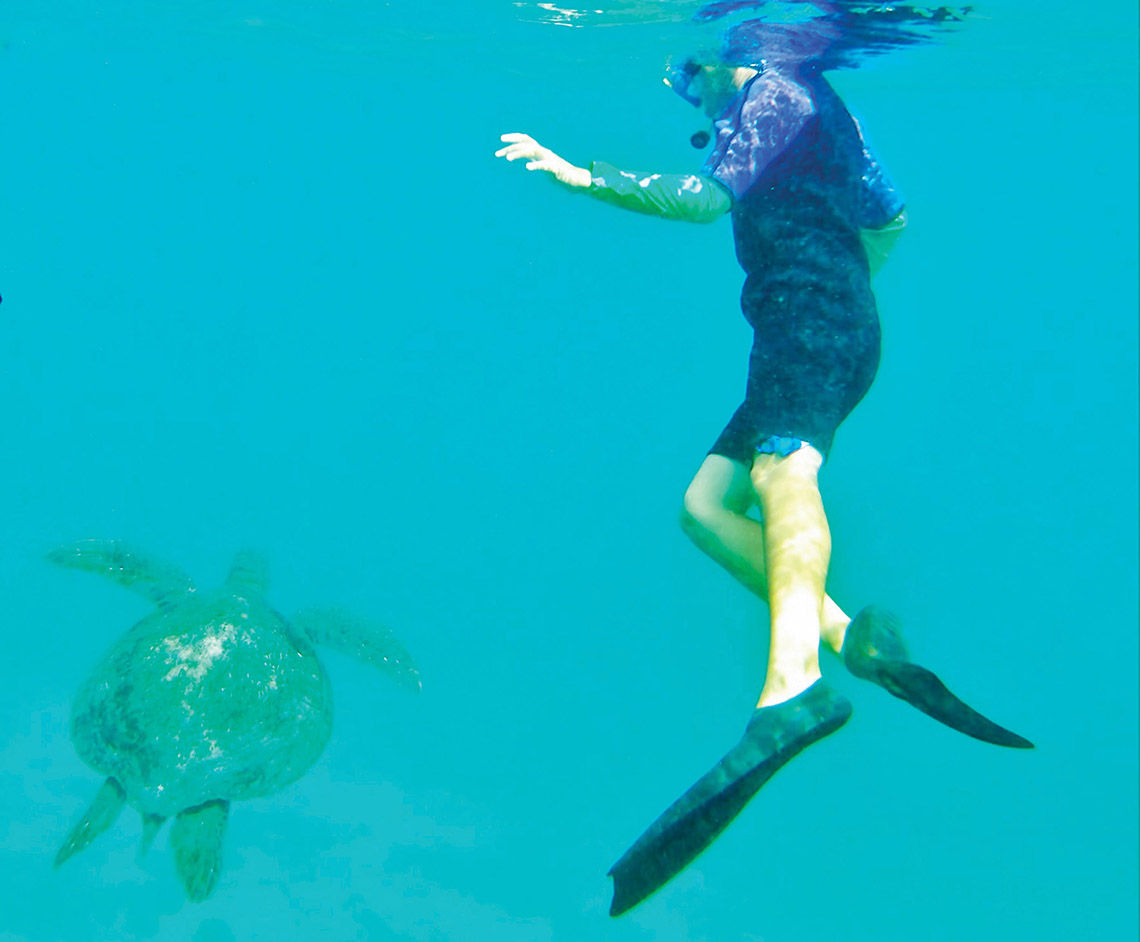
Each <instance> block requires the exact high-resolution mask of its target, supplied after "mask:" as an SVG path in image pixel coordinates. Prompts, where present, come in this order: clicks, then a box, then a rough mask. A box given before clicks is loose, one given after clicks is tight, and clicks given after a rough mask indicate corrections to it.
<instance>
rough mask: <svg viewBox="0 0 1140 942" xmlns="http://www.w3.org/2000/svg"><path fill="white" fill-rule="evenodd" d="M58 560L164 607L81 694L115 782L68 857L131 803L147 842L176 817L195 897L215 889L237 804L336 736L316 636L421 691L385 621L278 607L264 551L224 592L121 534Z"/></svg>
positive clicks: (80, 714)
mask: <svg viewBox="0 0 1140 942" xmlns="http://www.w3.org/2000/svg"><path fill="white" fill-rule="evenodd" d="M48 559H50V560H51V561H52V562H54V563H58V564H59V565H61V566H67V567H70V568H73V569H85V570H88V571H90V572H97V573H100V574H102V575H104V576H107V577H108V578H110V579H112V580H113V581H115V582H117V583H119V585H122V586H125V587H126V588H128V589H131V590H132V591H134V592H137V593H138V594H140V595H142V596H144V597H145V598H147V599H149V600H150V601H152V602H154V603H156V604H157V606H158V610H157V611H156V612H153V613H151V614H150V615H148V616H147V617H146V618H144V619H143V620H142V621H140V622H139V623H138V624H136V625H135V626H134V627H133V628H131V630H130V631H128V632H127V633H126V634H125V635H124V636H123V637H122V638H120V639H119V640H118V641H117V642H116V643H115V644H114V646H113V647H112V648H111V650H110V651H109V652H108V653H107V655H106V656H105V657H104V658H103V660H102V661H100V662H99V664H98V666H97V667H96V668H95V670H94V671H93V672H92V673H91V675H90V677H88V679H87V680H86V681H85V682H84V684H83V686H82V687H81V688H80V689H79V693H78V695H77V696H76V698H75V703H74V705H73V707H72V712H71V738H72V741H73V742H74V743H75V748H76V751H77V752H78V753H79V756H80V758H82V759H83V761H84V762H86V763H87V764H88V765H90V766H91V767H92V768H94V769H95V770H96V771H98V772H101V773H102V774H104V775H106V776H107V779H106V781H105V782H104V783H103V786H102V787H101V788H100V789H99V792H98V794H97V795H96V796H95V800H94V801H93V802H92V804H91V806H90V807H89V808H88V809H87V811H86V813H85V814H84V815H83V817H82V818H81V819H80V821H79V822H78V823H77V824H76V825H75V827H74V828H72V829H71V833H69V834H68V835H67V838H66V839H65V840H64V842H63V846H62V847H61V848H60V850H59V853H58V855H57V856H56V858H55V864H56V866H59V865H60V864H61V863H63V862H64V861H65V860H67V859H68V858H69V857H71V856H72V855H73V854H75V853H77V852H78V851H80V850H82V849H83V848H84V847H86V846H87V845H88V844H89V843H91V841H92V840H94V839H95V837H97V836H98V835H99V834H100V833H101V832H102V831H104V830H106V829H107V828H108V827H109V826H110V825H111V824H112V823H113V822H114V820H115V818H116V817H117V816H118V814H119V812H120V811H121V810H122V807H123V804H124V803H128V804H130V805H131V806H133V807H134V808H136V809H137V810H138V811H139V813H140V814H141V815H142V818H143V838H142V846H141V849H140V852H145V851H146V849H147V847H148V846H149V845H150V843H151V841H153V839H154V836H155V834H156V833H157V832H158V829H159V828H160V827H161V826H162V823H163V821H165V819H166V818H168V817H171V816H174V818H175V820H174V824H173V825H172V827H171V832H170V843H171V846H172V848H173V850H174V863H175V868H176V869H177V872H178V876H179V878H180V879H181V881H182V885H183V886H184V887H185V889H186V895H187V896H188V897H189V898H190V899H191V900H194V901H198V900H203V899H205V898H206V897H208V896H209V895H210V893H211V892H212V891H213V890H214V887H215V885H216V884H217V881H218V875H219V872H220V868H221V856H222V855H221V851H222V835H223V833H224V830H225V825H226V818H227V815H228V813H229V806H230V802H231V801H235V800H240V799H244V798H254V797H257V796H259V795H268V794H270V793H272V792H275V791H277V790H278V789H280V788H281V787H283V786H284V785H287V784H288V783H290V782H292V781H294V780H296V779H298V778H300V776H301V775H303V774H304V773H305V771H306V770H307V769H308V768H309V767H310V766H311V765H312V764H313V763H314V762H315V761H316V760H317V758H318V757H319V756H320V754H321V752H322V751H323V750H324V748H325V744H326V743H327V742H328V739H329V734H330V732H331V730H332V698H331V692H330V689H329V680H328V676H327V675H326V674H325V671H324V668H322V667H321V663H320V661H319V660H318V659H317V656H316V652H315V651H314V650H313V647H314V645H322V646H324V647H328V648H332V649H334V650H337V651H341V652H344V653H346V654H350V655H352V656H354V657H356V658H359V659H360V660H362V661H366V662H367V663H369V664H372V665H374V666H376V667H378V668H381V669H382V670H384V671H385V672H387V673H388V674H390V675H391V676H392V677H393V678H395V679H396V680H397V681H399V682H401V683H402V684H404V685H405V686H408V687H410V688H411V689H413V690H419V688H420V680H419V672H418V671H417V670H416V668H415V666H414V665H413V664H412V661H411V658H410V657H409V656H408V653H407V652H406V651H405V650H404V648H403V646H402V645H401V644H400V643H399V642H398V641H396V640H395V639H394V638H393V637H392V636H391V634H389V633H388V632H387V631H385V630H382V629H377V628H375V627H373V626H368V625H365V624H364V623H362V622H361V621H359V620H356V619H354V618H352V617H350V616H348V615H346V614H344V613H342V612H339V611H336V610H332V609H314V610H311V611H306V612H303V613H300V614H298V615H296V616H294V617H293V618H290V619H288V620H286V619H285V618H284V617H283V616H281V615H280V614H279V613H278V612H276V611H274V610H273V608H271V607H270V606H269V604H268V603H267V602H266V600H265V587H266V577H265V567H264V565H263V563H262V562H261V560H260V559H259V558H258V557H257V556H255V555H254V554H251V553H240V554H238V556H237V558H236V559H235V560H234V564H233V567H232V569H231V570H230V573H229V576H228V577H227V579H226V582H225V585H223V586H222V588H220V589H218V590H216V591H214V592H198V591H196V590H195V588H194V586H193V584H192V583H191V581H190V579H189V577H188V576H186V575H185V574H184V573H183V572H181V571H180V570H179V569H178V568H177V567H174V566H171V565H168V564H166V563H162V562H158V561H155V560H153V559H149V558H147V557H145V556H141V555H139V554H138V553H135V552H133V551H132V550H131V549H129V548H128V547H126V546H125V545H123V544H122V543H119V542H117V541H107V540H89V541H84V542H80V543H76V544H74V545H69V546H64V547H60V548H59V549H56V550H54V551H52V552H51V553H49V554H48Z"/></svg>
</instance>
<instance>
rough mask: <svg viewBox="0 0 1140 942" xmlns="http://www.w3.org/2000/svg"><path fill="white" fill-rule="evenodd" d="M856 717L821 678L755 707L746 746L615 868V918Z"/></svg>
mask: <svg viewBox="0 0 1140 942" xmlns="http://www.w3.org/2000/svg"><path fill="white" fill-rule="evenodd" d="M850 716H851V704H850V703H849V702H848V701H847V700H846V698H844V697H842V696H841V695H840V694H838V693H836V692H835V691H834V690H832V689H831V688H830V687H828V686H827V685H826V684H824V683H823V681H822V680H819V681H816V682H815V683H814V684H812V685H811V686H810V687H809V688H808V689H807V690H805V691H804V692H803V693H801V694H799V695H798V696H796V697H793V698H792V699H791V700H786V701H784V702H783V703H777V704H775V705H773V706H769V707H763V708H760V709H757V710H756V711H755V712H754V713H753V714H752V719H751V720H750V721H749V723H748V727H747V729H746V730H745V731H744V735H743V736H742V737H741V739H740V742H738V743H737V744H736V745H735V746H734V747H733V748H732V749H731V750H729V752H728V753H727V754H726V755H725V756H724V758H723V759H721V760H720V761H719V762H718V763H717V764H716V765H715V766H713V768H712V769H711V770H710V771H709V772H707V773H706V774H705V775H704V776H703V777H702V778H701V779H700V780H699V781H698V782H697V783H696V784H695V785H693V787H692V788H690V789H689V790H688V791H687V792H685V794H684V795H682V796H681V797H680V798H679V799H678V800H677V801H675V802H674V803H673V804H672V805H671V806H670V807H669V809H668V810H667V811H666V812H665V813H664V814H663V815H661V817H659V818H658V819H657V820H656V821H654V822H653V824H652V825H650V827H649V829H648V830H647V831H646V832H645V833H644V834H642V835H641V837H639V838H638V839H637V841H636V842H635V843H634V844H633V846H632V847H630V849H629V850H627V851H626V852H625V854H624V855H623V856H622V858H621V860H619V861H618V862H617V863H616V864H614V865H613V867H612V868H611V869H610V872H609V876H612V877H613V878H614V898H613V903H612V904H611V906H610V915H611V916H620V915H621V914H622V913H624V912H626V911H627V910H630V909H632V908H633V907H634V906H636V905H637V904H638V903H640V902H641V901H642V900H643V899H645V898H646V897H647V896H649V895H650V894H651V893H653V892H655V891H656V890H657V889H659V888H660V887H662V886H663V885H664V884H665V883H667V882H668V881H669V880H671V879H672V878H673V877H674V876H676V875H677V874H678V873H680V872H681V871H682V870H683V869H684V868H685V867H686V866H688V865H689V863H691V862H692V861H693V860H694V859H695V858H696V857H697V855H698V854H700V852H701V851H703V850H704V849H705V848H706V847H708V846H709V844H711V843H712V842H713V841H714V840H715V839H716V837H717V835H718V834H720V832H721V831H723V830H724V829H725V828H726V827H727V826H728V825H729V823H730V822H731V821H732V819H733V818H735V817H736V816H737V815H738V814H740V812H741V811H742V810H743V808H744V806H745V805H746V804H748V802H749V801H750V800H751V798H752V796H753V795H755V794H756V792H757V791H759V790H760V787H761V786H762V785H763V784H764V783H765V782H767V781H768V779H770V778H771V777H772V776H773V775H775V774H776V772H777V771H778V770H779V769H780V768H781V767H782V766H783V765H784V764H785V763H787V762H788V761H789V760H790V759H792V758H793V757H794V756H795V755H797V754H798V753H799V752H800V751H801V750H803V749H805V748H806V747H808V746H810V745H811V744H812V743H813V742H816V741H817V740H819V739H822V738H823V737H824V736H826V735H827V734H828V733H832V732H834V731H835V730H837V729H839V727H840V726H842V725H843V724H844V723H846V722H847V719H848V717H850Z"/></svg>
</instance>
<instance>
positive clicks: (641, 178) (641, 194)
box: [590, 161, 732, 222]
mask: <svg viewBox="0 0 1140 942" xmlns="http://www.w3.org/2000/svg"><path fill="white" fill-rule="evenodd" d="M590 177H591V181H590V195H591V196H593V197H596V198H597V199H600V200H603V201H604V202H606V203H612V204H613V205H615V206H620V207H621V208H622V209H632V210H634V211H635V212H639V213H649V214H650V215H652V216H663V217H664V218H666V219H681V220H684V221H685V222H712V221H713V220H714V219H717V218H718V217H720V216H723V215H724V214H725V213H726V212H728V211H729V209H731V208H732V196H731V195H730V194H729V192H728V191H727V190H726V189H725V188H724V187H723V186H722V185H721V184H720V183H718V182H717V181H716V180H713V179H712V178H711V177H705V176H699V175H698V174H695V173H634V172H632V171H629V170H619V169H618V168H617V167H614V166H612V165H611V164H607V163H603V162H602V161H595V162H594V164H593V165H592V166H591V168H590Z"/></svg>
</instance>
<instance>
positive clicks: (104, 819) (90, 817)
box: [55, 778, 127, 867]
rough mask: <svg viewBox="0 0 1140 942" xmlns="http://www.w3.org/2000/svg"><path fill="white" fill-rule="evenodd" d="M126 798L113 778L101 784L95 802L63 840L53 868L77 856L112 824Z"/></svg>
mask: <svg viewBox="0 0 1140 942" xmlns="http://www.w3.org/2000/svg"><path fill="white" fill-rule="evenodd" d="M126 798H127V793H126V792H125V791H123V786H122V785H120V784H119V783H118V782H116V781H115V780H114V779H113V778H108V779H107V780H106V781H105V782H103V785H102V786H101V787H100V789H99V791H98V792H97V793H96V794H95V800H94V801H93V802H91V806H90V807H89V808H88V809H87V810H86V811H85V812H84V813H83V817H82V818H80V819H79V822H78V823H77V824H76V825H75V827H73V828H72V829H71V832H70V833H69V834H68V835H67V837H66V838H65V839H64V841H63V845H62V846H61V847H60V848H59V853H57V854H56V855H55V866H57V867H58V866H59V865H60V864H61V863H63V862H64V861H65V860H67V858H68V857H71V856H72V855H73V854H78V853H79V852H80V851H81V850H83V848H84V847H86V846H87V845H88V844H90V843H91V842H92V841H93V840H95V838H97V837H98V836H99V835H100V834H102V833H103V832H104V831H105V830H107V828H109V827H110V826H111V825H112V824H114V823H115V819H116V818H117V817H118V816H119V812H120V811H122V810H123V803H124V802H125V801H126Z"/></svg>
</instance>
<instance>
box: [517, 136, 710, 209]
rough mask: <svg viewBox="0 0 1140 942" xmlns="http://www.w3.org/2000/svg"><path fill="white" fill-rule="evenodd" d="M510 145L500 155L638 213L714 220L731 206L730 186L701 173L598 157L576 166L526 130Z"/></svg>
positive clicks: (528, 168)
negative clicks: (622, 164) (639, 167)
mask: <svg viewBox="0 0 1140 942" xmlns="http://www.w3.org/2000/svg"><path fill="white" fill-rule="evenodd" d="M501 140H502V141H503V142H504V143H505V144H507V146H506V147H504V148H502V149H500V150H498V151H496V153H495V156H496V157H505V158H506V159H507V160H510V161H514V160H519V159H525V160H526V161H527V163H526V169H527V170H544V171H546V172H547V173H549V174H551V176H553V177H554V178H555V179H556V180H558V181H559V182H560V183H563V184H565V185H566V186H569V187H572V188H574V189H581V190H584V191H586V192H588V193H589V194H590V195H591V196H593V197H595V198H597V199H600V200H603V201H604V202H607V203H611V204H612V205H614V206H620V207H621V208H622V209H631V210H633V211H635V212H639V213H648V214H650V215H653V216H661V217H663V218H665V219H680V220H684V221H686V222H712V221H713V220H714V219H717V218H718V217H720V216H722V215H723V214H724V213H726V212H728V210H729V209H731V208H732V197H731V196H730V195H729V193H728V191H727V190H726V189H725V188H724V187H723V186H721V185H720V184H719V183H717V182H716V181H715V180H713V179H711V178H709V177H703V176H698V175H697V174H691V173H688V174H666V173H632V172H630V171H628V170H619V169H618V168H617V167H613V166H611V165H610V164H607V163H602V162H601V161H597V162H595V163H594V164H593V165H592V166H591V168H590V169H589V170H587V169H586V168H585V167H576V166H574V165H573V164H571V163H570V162H569V161H567V160H564V159H563V158H561V157H559V156H558V155H557V154H556V153H554V151H552V150H550V149H549V148H546V147H543V146H542V145H541V144H539V143H538V141H536V140H534V138H532V137H529V136H528V135H526V134H504V135H503V136H502V138H501Z"/></svg>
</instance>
